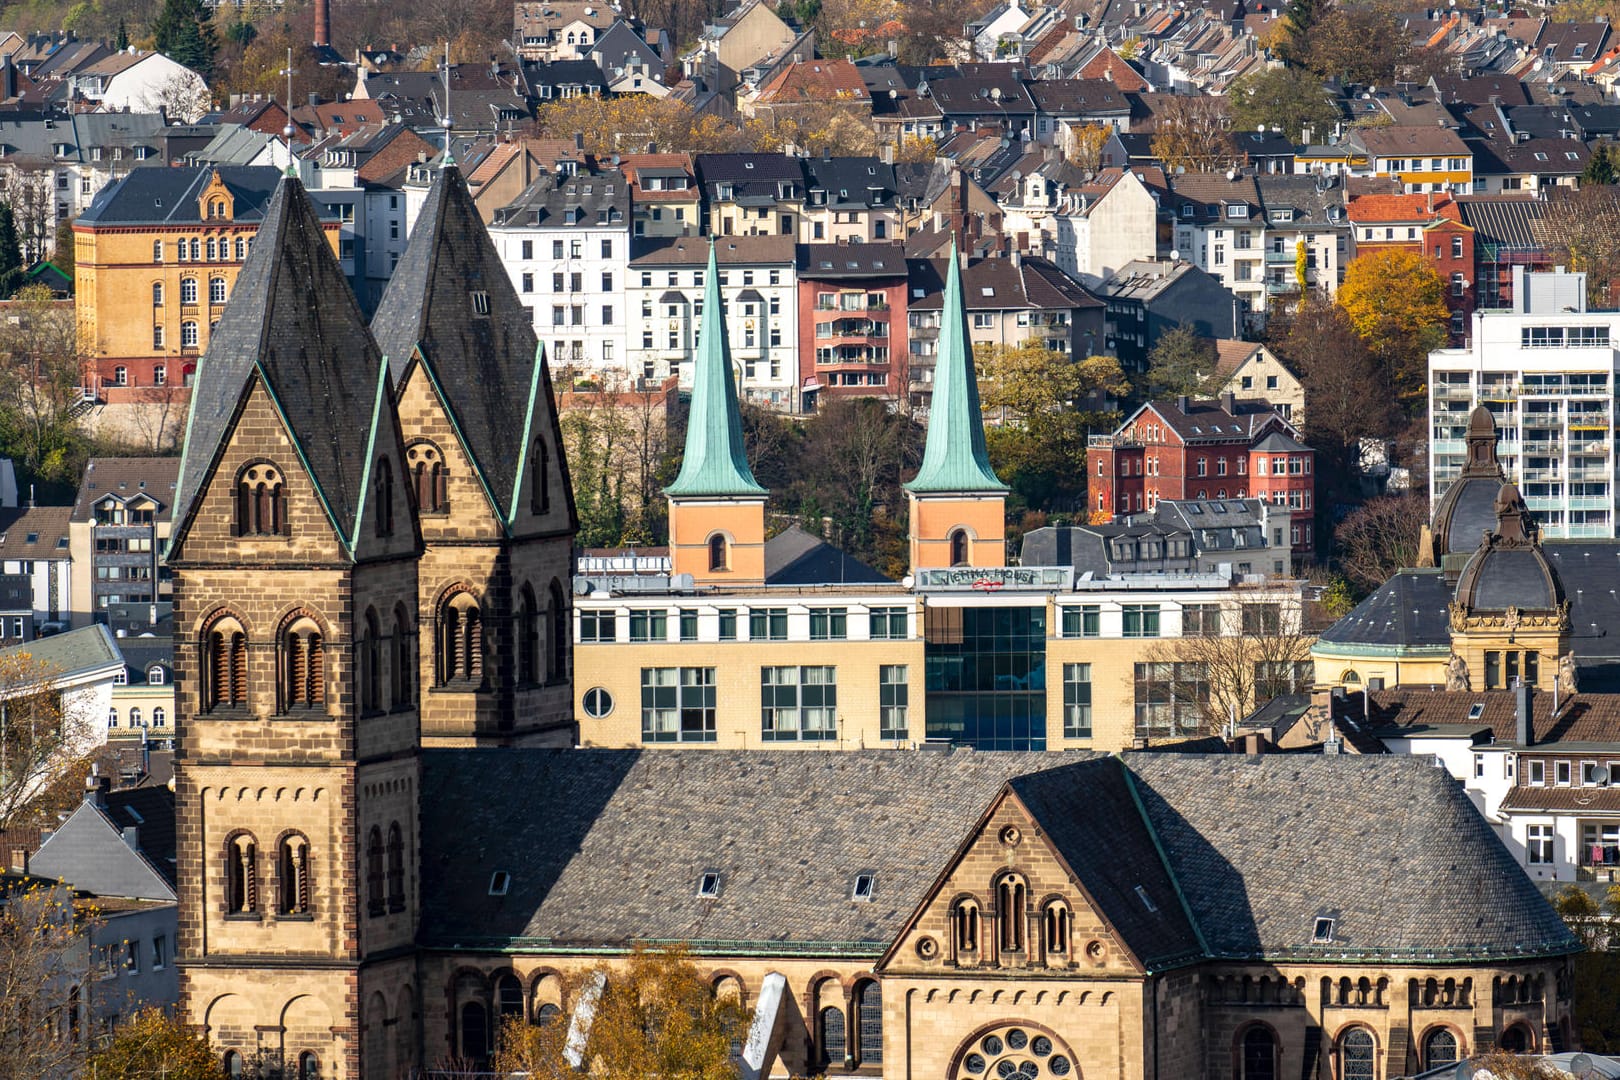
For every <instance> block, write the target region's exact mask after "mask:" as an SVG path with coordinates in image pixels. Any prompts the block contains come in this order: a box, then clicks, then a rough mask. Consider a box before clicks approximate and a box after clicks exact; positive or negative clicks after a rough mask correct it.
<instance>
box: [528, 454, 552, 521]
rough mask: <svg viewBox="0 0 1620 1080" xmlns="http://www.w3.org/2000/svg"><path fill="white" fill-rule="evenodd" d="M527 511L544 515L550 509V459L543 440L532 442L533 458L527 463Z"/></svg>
mask: <svg viewBox="0 0 1620 1080" xmlns="http://www.w3.org/2000/svg"><path fill="white" fill-rule="evenodd" d="M529 509H530V510H531V511H533V512H534V513H536V514H544V513H545V512H546V511H548V510H550V509H551V457H550V454H549V453H548V452H547V451H546V444H545V440H543V439H536V440H534V457H533V458H532V459H531V460H530V462H529Z"/></svg>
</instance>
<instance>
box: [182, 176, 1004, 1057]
mask: <svg viewBox="0 0 1620 1080" xmlns="http://www.w3.org/2000/svg"><path fill="white" fill-rule="evenodd" d="M706 289H707V292H706V296H705V309H704V310H705V323H706V328H712V329H707V332H705V333H704V335H703V338H702V342H701V348H700V352H699V355H698V357H697V361H696V364H695V369H694V386H693V393H692V408H691V414H690V419H689V423H688V435H687V443H686V456H685V460H684V463H683V467H682V470H681V473H680V476H679V478H678V479H677V480H676V481H675V483H674V484H672V485H671V486H670V487H669V489H668V492H667V494H668V497H669V500H670V546H671V552H672V558H673V562H674V569H675V571H676V573H691V574H692V575H693V577H694V578H695V579H696V581H697V582H698V583H699V585H700V586H704V585H715V584H728V585H744V586H746V585H751V584H763V582H764V579H765V563H764V544H765V515H764V506H765V498H766V493H765V491H764V489H763V488H761V487H760V486H759V485H758V484H757V483H756V482H755V481H754V478H753V475H752V473H751V471H750V470H749V468H748V463H747V458H746V455H745V454H744V451H743V439H742V430H741V423H740V419H739V415H738V408H737V395H736V388H735V383H734V378H733V373H732V370H731V362H730V357H729V351H728V349H727V347H726V339H725V331H724V324H725V320H724V318H723V316H722V313H721V305H720V292H719V284H718V274H717V273H716V268H715V265H714V257H713V254H712V252H711V255H710V264H709V270H708V275H707V279H706ZM943 314H944V322H943V325H942V327H941V334H940V357H939V364H938V367H937V376H936V382H935V386H934V395H933V412H932V423H931V425H930V431H929V436H928V445H927V450H926V454H925V458H924V461H923V465H922V469H921V471H920V472H919V474H918V476H917V478H916V479H915V480H914V481H913V482H912V483H911V484H910V485H908V491H909V494H910V501H911V526H912V536H913V539H912V564H913V566H916V567H927V566H947V565H957V564H972V565H979V566H999V565H1001V564H1002V562H1003V549H1004V533H1003V525H1002V521H1003V516H1002V498H1003V493H1004V490H1005V489H1004V487H1003V486H1002V485H1001V484H1000V482H999V481H998V480H997V479H996V477H995V475H994V473H993V472H992V471H991V470H990V468H989V465H988V461H987V458H986V455H985V450H984V433H983V430H982V427H981V425H980V420H979V404H978V396H977V390H976V386H975V382H974V374H973V369H972V362H971V353H970V349H969V344H968V337H967V322H966V313H965V310H964V306H963V303H962V297H961V283H960V277H959V271H958V267H957V264H956V259H955V257H954V256H953V257H952V260H951V263H950V268H949V281H948V285H947V290H946V302H945V309H944V313H943ZM531 318H532V317H531V313H530V311H529V309H528V308H526V307H524V306H523V305H522V303H521V302H520V300H519V298H518V296H517V294H516V292H515V291H514V289H513V287H512V285H511V282H510V280H509V279H508V277H507V274H506V271H505V269H504V268H503V266H502V264H501V261H500V259H499V258H498V256H497V253H496V251H495V249H494V247H493V245H492V243H491V241H490V238H489V236H488V234H487V232H486V231H485V229H484V227H483V225H482V223H481V222H480V220H479V217H478V214H477V212H476V210H475V209H474V207H473V204H472V200H471V198H470V196H469V194H468V191H467V187H466V184H465V182H464V180H463V179H462V177H461V176H460V174H459V172H458V171H457V170H456V169H455V168H454V167H453V166H452V167H446V168H445V169H444V170H443V171H442V172H441V173H440V175H439V176H438V178H437V179H436V180H435V182H434V184H433V187H432V189H431V191H430V193H429V195H428V199H427V204H426V206H425V207H424V209H423V211H422V213H421V216H420V218H419V221H418V223H417V225H416V228H415V231H414V232H413V234H412V238H411V243H410V247H409V250H408V251H407V252H406V254H405V257H404V258H403V259H402V260H401V261H400V263H399V266H398V268H397V270H396V272H395V274H394V276H393V280H392V281H391V283H390V285H389V288H388V291H387V293H386V294H385V296H384V297H383V300H382V303H381V305H380V307H379V309H378V311H377V313H376V315H375V317H374V318H373V320H372V321H371V323H370V325H369V326H368V324H367V323H366V321H365V319H364V318H363V316H362V314H361V312H360V310H359V308H358V306H357V305H356V303H355V301H354V298H353V295H352V293H351V291H350V289H349V285H348V282H347V281H346V280H345V279H344V276H343V274H342V271H341V269H340V267H339V266H338V263H337V261H336V259H335V258H334V256H333V253H332V250H331V248H330V245H329V240H328V239H327V238H326V236H325V235H324V233H323V230H322V227H321V224H320V222H319V221H318V220H317V217H316V214H315V212H314V210H313V208H312V206H311V203H310V201H309V199H308V197H307V196H306V194H305V193H304V191H303V188H302V187H301V186H300V184H299V183H298V181H297V180H296V179H292V178H288V179H284V180H283V181H281V183H280V184H279V186H278V187H277V188H276V190H275V192H274V194H273V195H272V196H271V197H270V199H269V203H268V205H267V206H266V208H265V213H264V218H263V225H262V227H261V229H260V231H259V234H258V237H257V239H256V241H255V243H254V245H253V249H252V253H251V255H250V256H249V258H248V261H247V263H246V265H245V266H244V267H243V270H242V273H241V275H240V277H239V278H238V280H237V284H236V291H235V295H234V296H233V298H232V299H231V302H230V304H229V305H228V306H227V308H226V310H225V313H224V316H223V318H222V319H221V321H220V323H219V324H218V326H217V328H216V329H215V331H214V333H213V336H212V338H211V341H210V344H209V348H208V352H207V354H206V355H205V356H204V357H203V359H202V362H201V363H200V364H199V365H198V371H197V377H196V381H195V384H194V386H193V389H192V404H191V412H190V416H189V419H188V421H187V429H186V440H185V449H184V457H183V458H182V462H181V468H180V480H179V484H178V488H177V491H176V494H175V500H176V502H175V509H174V522H175V525H174V532H173V538H172V540H171V542H170V549H169V553H168V563H169V566H170V568H171V570H172V573H173V580H174V602H175V625H176V642H175V666H176V671H177V695H178V701H177V704H178V709H177V712H178V714H179V715H178V732H177V733H178V752H177V762H176V763H177V770H176V776H177V780H176V785H177V797H178V844H177V849H178V860H179V865H178V874H179V881H180V889H181V894H180V932H179V942H178V950H177V951H178V957H177V959H178V963H179V965H180V974H181V996H182V1011H183V1014H184V1016H185V1018H186V1019H187V1020H188V1021H190V1022H192V1023H197V1024H201V1025H206V1028H207V1030H208V1033H209V1036H210V1038H211V1039H212V1040H213V1041H214V1043H215V1044H216V1045H217V1046H219V1047H220V1048H221V1050H222V1052H224V1053H225V1054H226V1061H225V1066H226V1070H227V1074H228V1075H239V1074H242V1073H246V1072H248V1071H250V1069H251V1067H252V1066H253V1065H254V1064H255V1063H256V1062H257V1061H259V1060H263V1059H264V1058H269V1059H271V1060H273V1061H278V1062H279V1063H280V1065H281V1066H282V1068H283V1069H284V1070H285V1072H286V1074H287V1075H293V1076H299V1077H305V1076H320V1077H323V1078H336V1080H352V1078H359V1077H364V1078H367V1080H370V1078H392V1077H396V1076H399V1075H403V1074H405V1073H406V1072H407V1071H408V1070H409V1069H410V1068H411V1067H412V1066H413V1065H420V1064H431V1063H432V1062H433V1061H435V1060H436V1059H437V1057H438V1054H436V1053H435V1052H433V1051H432V1050H431V1049H429V1048H425V1047H424V1046H423V1035H422V1031H423V1026H424V1025H423V1017H424V1015H425V1014H432V1013H434V1012H437V1011H442V1010H443V1009H445V1008H446V1005H445V1000H444V999H445V991H444V987H443V986H440V985H437V984H434V985H425V982H426V981H428V980H427V979H426V976H425V972H426V971H427V967H426V965H424V963H423V962H422V958H421V956H420V954H419V949H418V941H419V937H420V930H421V926H422V913H421V911H420V910H419V901H418V898H419V897H420V896H421V895H422V891H423V890H422V887H421V875H423V874H432V873H434V872H435V867H434V866H430V865H426V864H425V863H424V861H423V858H422V856H421V844H420V839H419V838H420V836H421V832H422V830H421V818H422V815H424V814H449V815H454V814H456V813H457V808H456V807H454V806H435V805H432V802H431V796H430V795H429V796H427V797H424V794H423V786H424V778H425V768H424V763H425V761H426V760H431V756H432V753H433V750H434V748H447V749H448V748H462V747H519V746H547V745H549V746H567V745H570V744H571V742H572V740H573V730H574V729H573V718H572V714H571V688H570V663H571V650H572V637H573V635H572V626H571V610H570V604H569V593H570V586H569V582H570V572H571V559H572V546H573V538H574V533H575V528H576V519H575V514H574V508H573V500H572V496H571V493H570V489H569V481H568V473H567V467H566V463H565V460H564V455H563V448H562V443H561V438H560V431H559V428H558V423H557V414H556V406H555V401H554V397H553V393H552V387H551V383H550V377H549V374H548V371H547V368H546V364H545V361H544V358H543V356H542V355H541V352H540V349H539V347H538V343H537V341H536V338H535V333H534V328H533V325H532V321H531ZM427 772H429V773H430V772H431V770H427ZM427 779H429V780H431V776H430V775H429V776H428V777H427ZM520 795H521V793H513V792H493V791H492V792H490V797H491V798H500V799H513V798H514V797H517V798H516V801H515V802H514V803H513V811H514V812H515V813H522V808H521V798H520ZM467 842H468V843H470V844H476V843H477V842H478V838H477V837H474V836H469V837H467ZM466 887H467V888H483V887H484V883H482V882H468V883H466ZM612 900H613V898H611V897H605V898H604V901H605V902H609V903H611V902H612ZM424 1059H425V1060H424Z"/></svg>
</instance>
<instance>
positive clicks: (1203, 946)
mask: <svg viewBox="0 0 1620 1080" xmlns="http://www.w3.org/2000/svg"><path fill="white" fill-rule="evenodd" d="M1114 760H1115V761H1116V762H1118V763H1119V771H1120V775H1121V776H1123V777H1124V779H1125V790H1126V791H1129V792H1130V793H1131V803H1132V804H1133V805H1135V807H1136V814H1137V816H1138V817H1140V818H1141V819H1142V827H1143V828H1144V829H1146V830H1147V834H1148V838H1149V839H1151V840H1152V841H1153V850H1154V851H1156V852H1158V853H1159V862H1160V864H1161V865H1162V866H1163V867H1164V874H1165V877H1168V878H1169V879H1170V887H1171V888H1173V889H1175V890H1176V899H1177V900H1179V901H1181V911H1182V914H1184V915H1186V916H1187V925H1189V926H1191V927H1192V932H1193V937H1195V938H1197V939H1198V948H1199V949H1200V950H1201V951H1202V952H1203V954H1204V955H1205V956H1208V955H1210V950H1209V941H1208V940H1207V939H1205V937H1204V928H1203V927H1202V926H1199V925H1198V917H1197V916H1196V915H1194V914H1193V909H1192V904H1191V903H1189V902H1188V900H1187V894H1186V893H1185V892H1183V891H1182V888H1181V879H1180V878H1178V877H1176V868H1175V867H1173V866H1171V865H1170V853H1169V852H1167V851H1165V850H1164V843H1163V842H1162V841H1161V840H1160V839H1159V830H1157V829H1155V828H1154V827H1153V819H1152V818H1151V817H1149V816H1148V812H1147V805H1146V804H1145V803H1143V802H1142V793H1141V792H1140V791H1137V790H1136V777H1134V776H1132V775H1131V769H1130V766H1128V765H1126V764H1125V759H1124V758H1122V757H1120V756H1119V755H1118V754H1115V755H1114ZM1184 962H1185V961H1183V963H1184ZM1176 966H1180V965H1179V964H1178V965H1176Z"/></svg>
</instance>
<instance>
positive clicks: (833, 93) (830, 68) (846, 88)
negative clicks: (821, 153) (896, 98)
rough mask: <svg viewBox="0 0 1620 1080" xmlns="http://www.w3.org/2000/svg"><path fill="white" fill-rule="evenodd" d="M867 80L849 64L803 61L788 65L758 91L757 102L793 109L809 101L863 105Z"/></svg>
mask: <svg viewBox="0 0 1620 1080" xmlns="http://www.w3.org/2000/svg"><path fill="white" fill-rule="evenodd" d="M868 97H869V95H868V93H867V89H866V80H864V79H863V78H861V73H860V71H859V70H858V69H857V68H856V67H855V65H854V64H852V63H851V62H850V61H848V60H805V61H802V62H800V63H797V64H788V65H787V66H786V67H784V68H783V69H782V70H781V72H780V73H779V74H778V75H777V76H776V77H775V78H774V79H772V80H771V81H770V82H768V83H766V84H765V85H764V86H762V87H760V90H759V94H758V96H757V97H755V99H754V100H755V101H756V102H761V103H764V104H768V105H792V104H796V103H800V102H810V101H866V100H868Z"/></svg>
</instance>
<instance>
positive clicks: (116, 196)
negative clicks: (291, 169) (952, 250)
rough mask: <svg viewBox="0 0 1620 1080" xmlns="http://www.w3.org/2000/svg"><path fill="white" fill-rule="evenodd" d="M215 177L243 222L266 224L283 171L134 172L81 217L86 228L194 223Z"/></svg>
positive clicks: (93, 202)
mask: <svg viewBox="0 0 1620 1080" xmlns="http://www.w3.org/2000/svg"><path fill="white" fill-rule="evenodd" d="M215 172H218V173H219V178H220V180H222V181H223V182H224V184H225V187H226V188H227V189H229V190H230V193H231V201H232V214H233V216H234V218H235V220H236V221H237V222H250V221H261V222H262V220H263V218H264V215H265V212H266V208H267V206H268V204H269V201H270V196H271V194H272V193H273V192H274V191H275V190H276V186H277V184H279V183H280V181H281V176H282V173H281V170H280V169H277V168H275V167H274V166H271V165H190V166H184V167H181V168H175V169H158V168H152V169H131V170H130V171H129V172H128V173H127V174H125V175H124V176H123V177H122V178H120V179H118V180H115V181H113V182H112V183H110V184H108V185H107V186H106V187H104V188H102V189H101V191H100V192H98V193H97V194H96V197H95V198H94V199H92V200H91V201H90V206H89V208H88V209H87V210H85V212H84V213H83V214H81V215H80V216H79V218H78V219H77V220H78V223H79V224H82V225H167V224H182V223H184V224H192V223H195V222H199V221H201V220H202V216H201V215H202V207H201V206H199V205H198V202H197V197H198V196H199V195H201V194H202V192H203V189H204V188H205V187H207V186H208V184H209V182H210V180H211V179H212V177H213V174H214V173H215Z"/></svg>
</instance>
